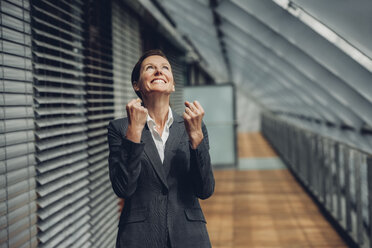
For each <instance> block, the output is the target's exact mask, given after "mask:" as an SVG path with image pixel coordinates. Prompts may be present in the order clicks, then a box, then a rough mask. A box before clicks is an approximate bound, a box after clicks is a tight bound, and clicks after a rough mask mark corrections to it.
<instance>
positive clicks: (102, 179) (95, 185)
mask: <svg viewBox="0 0 372 248" xmlns="http://www.w3.org/2000/svg"><path fill="white" fill-rule="evenodd" d="M90 182H91V184H90V185H89V189H90V190H91V191H94V190H96V189H97V188H100V187H101V186H102V185H103V184H105V183H108V182H109V179H108V178H107V177H99V178H97V179H96V180H94V181H92V180H90Z"/></svg>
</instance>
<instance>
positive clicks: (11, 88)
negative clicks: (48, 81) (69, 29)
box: [0, 0, 37, 247]
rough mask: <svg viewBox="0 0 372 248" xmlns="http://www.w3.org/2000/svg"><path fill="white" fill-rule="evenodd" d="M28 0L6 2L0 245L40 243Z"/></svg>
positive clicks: (0, 23) (0, 87)
mask: <svg viewBox="0 0 372 248" xmlns="http://www.w3.org/2000/svg"><path fill="white" fill-rule="evenodd" d="M29 8H30V6H29V2H28V0H24V1H22V0H18V1H1V2H0V11H1V13H0V35H1V36H0V50H1V54H0V60H1V64H2V67H1V69H0V116H1V119H0V185H1V186H0V247H36V246H37V237H36V236H37V228H36V221H37V217H36V191H35V188H36V182H35V174H36V172H35V156H34V152H35V146H34V135H33V129H34V122H33V116H34V113H33V109H32V104H33V100H32V94H33V91H32V72H31V69H32V67H31V48H30V47H31V38H30V33H31V31H30V12H29Z"/></svg>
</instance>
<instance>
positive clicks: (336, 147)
mask: <svg viewBox="0 0 372 248" xmlns="http://www.w3.org/2000/svg"><path fill="white" fill-rule="evenodd" d="M334 150H335V166H336V195H337V198H336V199H337V214H336V216H337V219H338V220H339V221H340V220H341V182H340V180H341V178H340V177H341V171H340V170H341V166H340V154H339V151H340V145H339V144H338V143H336V142H335V143H334Z"/></svg>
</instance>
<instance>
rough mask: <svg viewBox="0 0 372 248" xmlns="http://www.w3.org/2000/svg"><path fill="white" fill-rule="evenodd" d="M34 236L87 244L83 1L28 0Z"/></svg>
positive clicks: (48, 243) (45, 241)
mask: <svg viewBox="0 0 372 248" xmlns="http://www.w3.org/2000/svg"><path fill="white" fill-rule="evenodd" d="M31 10H32V15H31V16H32V34H33V40H32V46H33V66H34V101H35V106H34V110H35V137H36V148H37V150H36V159H37V183H38V184H37V194H38V199H37V203H38V217H39V221H38V228H39V233H38V238H39V241H40V246H41V247H57V246H59V247H90V244H89V238H90V233H89V232H88V231H89V229H90V224H89V221H90V215H89V210H90V208H89V205H88V203H89V201H90V199H89V192H90V191H89V188H88V185H89V170H88V167H89V163H88V155H89V154H88V152H87V149H88V126H87V117H86V116H87V110H86V107H85V104H86V91H85V82H84V71H83V59H84V55H83V46H84V40H83V32H84V29H83V24H84V21H83V3H82V1H79V0H75V1H53V0H45V1H36V0H35V1H32V5H31Z"/></svg>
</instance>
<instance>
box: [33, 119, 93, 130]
mask: <svg viewBox="0 0 372 248" xmlns="http://www.w3.org/2000/svg"><path fill="white" fill-rule="evenodd" d="M85 122H87V118H86V117H84V116H73V117H55V118H48V119H39V120H37V122H36V126H37V127H39V128H43V127H52V126H57V125H62V124H63V125H71V124H78V123H81V124H84V123H85Z"/></svg>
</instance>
